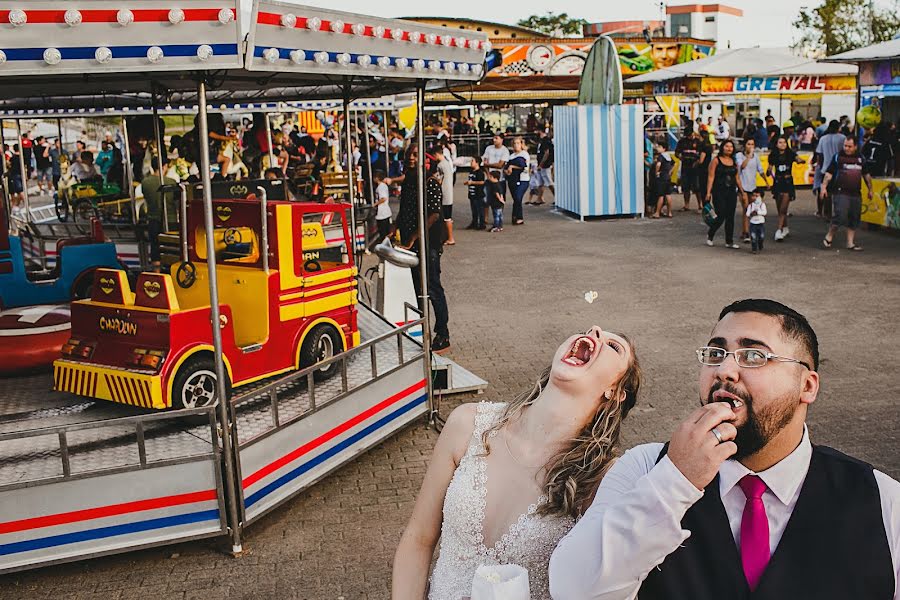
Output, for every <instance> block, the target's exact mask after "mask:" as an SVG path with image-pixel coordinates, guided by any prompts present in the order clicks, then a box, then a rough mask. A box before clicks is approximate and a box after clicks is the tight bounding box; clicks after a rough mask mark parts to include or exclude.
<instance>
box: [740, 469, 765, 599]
mask: <svg viewBox="0 0 900 600" xmlns="http://www.w3.org/2000/svg"><path fill="white" fill-rule="evenodd" d="M738 485H739V486H741V490H742V491H743V492H744V496H746V497H747V502H746V503H744V515H743V516H742V517H741V564H742V565H743V566H744V576H745V577H746V578H747V583H748V584H749V585H750V591H754V590H755V589H756V586H757V584H758V583H759V578H760V577H762V574H763V571H765V570H766V565H767V564H768V563H769V557H770V552H769V519H768V518H767V517H766V507H765V506H763V501H762V495H763V492H765V491H766V484H765V482H764V481H763V480H762V479H760V478H759V477H757V476H756V475H745V476H744V477H743V479H741V480H740V481H739V482H738Z"/></svg>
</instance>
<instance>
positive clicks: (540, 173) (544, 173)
mask: <svg viewBox="0 0 900 600" xmlns="http://www.w3.org/2000/svg"><path fill="white" fill-rule="evenodd" d="M531 180H532V181H533V182H534V184H533V185H534V186H535V187H544V186H546V187H550V186H552V185H553V168H552V167H549V168H546V169H536V170H535V172H534V175H532V179H531Z"/></svg>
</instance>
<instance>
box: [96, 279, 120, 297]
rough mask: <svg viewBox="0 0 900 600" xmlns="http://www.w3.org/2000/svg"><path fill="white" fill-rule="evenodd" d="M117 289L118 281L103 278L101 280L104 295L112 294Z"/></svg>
mask: <svg viewBox="0 0 900 600" xmlns="http://www.w3.org/2000/svg"><path fill="white" fill-rule="evenodd" d="M114 289H116V280H115V279H113V278H112V277H101V278H100V290H101V291H102V292H103V293H104V294H107V295H108V294H112V291H113V290H114Z"/></svg>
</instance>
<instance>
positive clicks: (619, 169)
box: [611, 106, 628, 215]
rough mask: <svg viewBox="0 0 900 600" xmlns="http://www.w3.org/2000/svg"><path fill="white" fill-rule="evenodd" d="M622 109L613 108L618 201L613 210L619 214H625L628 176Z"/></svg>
mask: <svg viewBox="0 0 900 600" xmlns="http://www.w3.org/2000/svg"><path fill="white" fill-rule="evenodd" d="M622 110H623V107H622V106H616V107H615V108H614V109H611V112H612V116H613V119H615V126H614V131H615V141H614V142H613V143H614V144H615V145H616V169H615V178H616V201H615V206H614V207H613V210H614V211H615V214H617V215H621V214H624V213H623V211H622V197H623V196H624V194H625V185H624V178H625V177H627V176H628V174H627V173H625V140H624V139H622Z"/></svg>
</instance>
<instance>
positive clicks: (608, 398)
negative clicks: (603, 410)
mask: <svg viewBox="0 0 900 600" xmlns="http://www.w3.org/2000/svg"><path fill="white" fill-rule="evenodd" d="M603 396H604V398H606V399H607V400H610V399H612V396H611V395H610V393H609V390H606V393H605V394H603Z"/></svg>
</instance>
